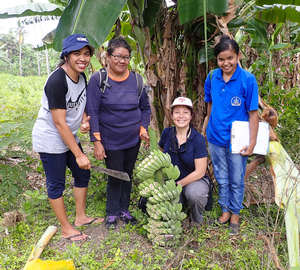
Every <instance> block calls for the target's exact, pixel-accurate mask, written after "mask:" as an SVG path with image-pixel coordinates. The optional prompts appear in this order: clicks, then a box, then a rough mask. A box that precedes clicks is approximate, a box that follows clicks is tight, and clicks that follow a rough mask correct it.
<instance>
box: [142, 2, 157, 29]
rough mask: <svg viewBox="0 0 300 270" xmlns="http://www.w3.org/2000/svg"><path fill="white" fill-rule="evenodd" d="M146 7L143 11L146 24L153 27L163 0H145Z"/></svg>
mask: <svg viewBox="0 0 300 270" xmlns="http://www.w3.org/2000/svg"><path fill="white" fill-rule="evenodd" d="M145 4H146V6H145V8H144V12H143V17H144V22H145V25H146V26H148V27H149V28H152V27H153V26H154V24H155V22H156V17H157V12H158V11H159V10H160V7H161V5H162V0H150V1H145Z"/></svg>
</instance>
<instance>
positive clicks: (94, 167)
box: [91, 164, 130, 181]
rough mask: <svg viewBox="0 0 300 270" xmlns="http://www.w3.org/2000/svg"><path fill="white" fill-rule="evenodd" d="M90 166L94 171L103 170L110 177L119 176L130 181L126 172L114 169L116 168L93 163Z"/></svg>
mask: <svg viewBox="0 0 300 270" xmlns="http://www.w3.org/2000/svg"><path fill="white" fill-rule="evenodd" d="M91 167H92V169H94V170H96V171H99V172H103V173H105V174H108V175H110V176H112V177H115V178H119V179H121V180H124V181H130V177H129V175H128V173H126V172H120V171H116V170H112V169H107V168H103V167H99V166H96V165H93V164H92V165H91Z"/></svg>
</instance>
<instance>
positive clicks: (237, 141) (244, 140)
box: [230, 121, 270, 155]
mask: <svg viewBox="0 0 300 270" xmlns="http://www.w3.org/2000/svg"><path fill="white" fill-rule="evenodd" d="M269 134H270V126H269V123H266V122H259V125H258V132H257V139H256V145H255V147H254V150H253V153H254V154H259V155H266V154H267V153H268V151H269ZM249 142H250V128H249V122H248V121H234V122H232V124H231V137H230V151H231V153H233V154H238V153H239V152H240V150H241V149H242V148H243V147H244V146H246V145H249Z"/></svg>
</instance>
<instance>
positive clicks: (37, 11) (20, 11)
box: [0, 3, 64, 19]
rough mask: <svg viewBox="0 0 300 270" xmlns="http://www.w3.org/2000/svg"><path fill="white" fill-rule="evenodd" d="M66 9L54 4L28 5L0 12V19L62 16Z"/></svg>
mask: <svg viewBox="0 0 300 270" xmlns="http://www.w3.org/2000/svg"><path fill="white" fill-rule="evenodd" d="M63 10H64V8H63V7H61V6H57V5H54V4H46V3H28V4H24V5H19V6H15V7H10V8H6V9H3V10H0V19H7V18H16V17H17V18H19V17H25V16H36V15H43V16H50V15H51V16H61V15H62V13H63Z"/></svg>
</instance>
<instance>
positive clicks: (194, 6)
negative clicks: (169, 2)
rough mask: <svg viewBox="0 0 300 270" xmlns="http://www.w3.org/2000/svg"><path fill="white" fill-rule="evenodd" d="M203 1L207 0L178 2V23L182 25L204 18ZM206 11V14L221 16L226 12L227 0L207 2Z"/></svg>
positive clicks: (180, 0) (181, 0) (182, 0)
mask: <svg viewBox="0 0 300 270" xmlns="http://www.w3.org/2000/svg"><path fill="white" fill-rule="evenodd" d="M204 1H207V0H178V1H177V3H178V13H179V20H180V23H181V24H184V23H187V22H190V21H192V20H194V19H196V18H198V17H202V16H204ZM206 9H207V12H208V13H212V14H215V15H218V16H223V15H225V12H226V11H227V10H228V0H209V1H207V3H206Z"/></svg>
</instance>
